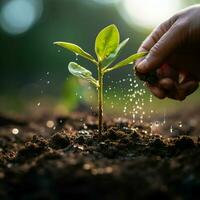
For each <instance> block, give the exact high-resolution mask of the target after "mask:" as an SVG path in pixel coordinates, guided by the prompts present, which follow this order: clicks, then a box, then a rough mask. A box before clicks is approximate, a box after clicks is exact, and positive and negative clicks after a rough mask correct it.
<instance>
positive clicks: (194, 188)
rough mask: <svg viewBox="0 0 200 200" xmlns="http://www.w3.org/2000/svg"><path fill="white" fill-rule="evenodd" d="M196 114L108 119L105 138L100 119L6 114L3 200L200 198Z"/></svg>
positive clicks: (0, 136) (0, 132)
mask: <svg viewBox="0 0 200 200" xmlns="http://www.w3.org/2000/svg"><path fill="white" fill-rule="evenodd" d="M199 113H200V108H195V109H194V110H189V111H188V112H186V111H185V110H184V113H183V111H180V112H177V113H176V114H173V115H170V116H167V118H166V123H165V124H164V125H161V124H153V125H152V124H150V123H143V124H139V123H133V122H132V120H130V119H124V118H120V119H113V118H109V117H106V118H105V123H104V130H105V131H104V133H103V134H102V135H99V134H98V131H97V117H96V116H95V114H94V115H89V114H87V113H73V114H71V115H70V116H54V117H53V118H52V116H48V115H41V117H40V118H34V117H30V118H25V119H23V118H22V117H8V116H7V117H6V116H5V115H1V116H0V199H1V200H4V199H8V200H10V199H23V200H26V199H28V200H32V199H50V200H51V199H52V200H54V199H153V198H154V199H157V198H159V199H199V191H200V137H199V135H200V115H199ZM49 120H51V121H49ZM160 120H161V118H160ZM179 121H181V122H182V124H180V122H179ZM172 124H173V127H171V125H172ZM14 128H17V129H18V130H19V133H17V131H16V130H15V131H14V130H13V129H14ZM172 128H173V129H172ZM170 129H172V130H171V131H169V130H170ZM12 131H13V132H12ZM13 133H15V134H13Z"/></svg>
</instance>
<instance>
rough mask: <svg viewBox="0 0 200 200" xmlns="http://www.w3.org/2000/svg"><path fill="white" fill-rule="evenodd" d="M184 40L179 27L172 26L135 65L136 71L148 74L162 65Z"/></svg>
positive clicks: (182, 32) (182, 31)
mask: <svg viewBox="0 0 200 200" xmlns="http://www.w3.org/2000/svg"><path fill="white" fill-rule="evenodd" d="M183 39H184V30H183V28H182V27H181V26H177V25H175V24H174V25H173V26H172V27H171V28H170V29H169V30H168V31H167V32H166V33H165V34H164V35H163V36H162V37H161V38H160V39H159V40H158V41H157V42H156V43H155V44H154V46H153V47H152V48H151V49H150V51H149V54H148V55H147V56H146V58H145V59H144V60H143V61H141V62H140V63H139V64H138V65H137V71H138V72H140V73H148V72H149V71H151V70H153V69H155V68H157V67H159V66H160V65H161V64H163V63H164V62H165V61H166V59H167V57H168V56H170V55H171V54H172V53H173V51H174V50H175V49H176V48H177V47H179V46H180V44H181V41H183Z"/></svg>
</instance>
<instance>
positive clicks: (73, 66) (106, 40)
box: [54, 25, 146, 134]
mask: <svg viewBox="0 0 200 200" xmlns="http://www.w3.org/2000/svg"><path fill="white" fill-rule="evenodd" d="M128 40H129V38H127V39H125V40H124V41H122V42H121V43H120V34H119V31H118V29H117V27H116V26H115V25H110V26H107V27H105V28H104V29H103V30H101V31H100V33H99V34H98V35H97V37H96V41H95V52H96V56H97V59H95V58H94V57H93V56H92V55H90V54H89V53H87V52H86V51H84V50H83V49H82V48H80V47H79V46H77V45H75V44H72V43H68V42H54V44H56V45H58V46H61V47H63V48H66V49H68V50H70V51H72V52H74V53H75V54H76V55H79V56H82V57H83V58H85V59H87V60H89V61H91V62H92V63H93V64H94V65H96V67H97V71H98V78H97V80H96V79H95V78H94V77H93V76H92V73H91V72H90V71H89V70H87V69H85V68H84V67H82V66H81V65H79V64H77V63H75V62H70V63H69V65H68V69H69V71H70V73H72V74H73V75H74V76H77V77H79V78H82V79H85V80H87V81H89V82H91V83H92V84H93V85H94V86H95V87H96V88H97V90H98V106H99V113H98V118H99V126H98V129H99V134H101V133H102V131H103V80H104V75H105V74H107V73H108V72H111V71H113V70H116V69H119V68H122V67H124V66H127V65H129V64H132V63H133V62H134V61H136V60H137V59H139V58H142V57H144V56H145V55H146V53H145V52H141V53H137V54H133V55H131V56H129V57H128V58H126V59H124V60H122V61H120V62H118V63H117V64H114V65H112V63H113V62H114V61H115V60H116V59H117V58H118V57H119V55H120V53H121V51H122V49H123V48H124V47H125V45H126V44H127V42H128Z"/></svg>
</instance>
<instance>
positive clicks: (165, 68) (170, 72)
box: [156, 64, 178, 81]
mask: <svg viewBox="0 0 200 200" xmlns="http://www.w3.org/2000/svg"><path fill="white" fill-rule="evenodd" d="M156 74H157V77H158V78H159V79H163V78H171V79H173V80H174V81H175V80H178V72H177V71H176V70H174V69H173V68H172V67H171V66H170V65H168V64H163V65H162V66H161V67H159V68H158V69H156Z"/></svg>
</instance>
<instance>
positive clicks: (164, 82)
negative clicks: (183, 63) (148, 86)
mask: <svg viewBox="0 0 200 200" xmlns="http://www.w3.org/2000/svg"><path fill="white" fill-rule="evenodd" d="M158 84H159V87H160V88H162V89H164V90H172V89H174V87H175V82H174V81H173V80H172V79H170V78H163V79H161V80H159V82H158Z"/></svg>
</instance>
